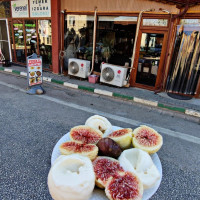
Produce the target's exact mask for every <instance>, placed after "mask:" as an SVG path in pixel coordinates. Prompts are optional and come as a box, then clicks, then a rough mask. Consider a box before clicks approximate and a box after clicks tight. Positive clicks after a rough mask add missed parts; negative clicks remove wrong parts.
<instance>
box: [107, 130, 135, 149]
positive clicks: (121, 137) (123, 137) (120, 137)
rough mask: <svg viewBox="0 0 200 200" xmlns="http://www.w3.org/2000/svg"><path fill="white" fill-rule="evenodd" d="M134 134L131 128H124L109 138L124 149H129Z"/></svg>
mask: <svg viewBox="0 0 200 200" xmlns="http://www.w3.org/2000/svg"><path fill="white" fill-rule="evenodd" d="M132 133H133V130H132V129H131V128H124V129H120V130H117V131H114V132H112V133H111V134H109V135H108V137H109V138H111V139H113V140H114V141H115V142H117V144H119V146H120V147H121V148H122V149H127V148H129V147H130V145H131V139H132Z"/></svg>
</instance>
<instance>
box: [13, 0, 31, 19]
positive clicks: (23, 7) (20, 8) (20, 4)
mask: <svg viewBox="0 0 200 200" xmlns="http://www.w3.org/2000/svg"><path fill="white" fill-rule="evenodd" d="M11 10H12V17H13V18H20V17H29V9H28V0H20V1H11Z"/></svg>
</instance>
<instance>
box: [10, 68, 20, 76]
mask: <svg viewBox="0 0 200 200" xmlns="http://www.w3.org/2000/svg"><path fill="white" fill-rule="evenodd" d="M12 72H13V73H15V74H19V75H20V71H17V70H14V69H13V70H12Z"/></svg>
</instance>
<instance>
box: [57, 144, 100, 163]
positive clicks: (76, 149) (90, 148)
mask: <svg viewBox="0 0 200 200" xmlns="http://www.w3.org/2000/svg"><path fill="white" fill-rule="evenodd" d="M60 153H61V154H62V155H70V154H74V153H75V154H80V155H82V156H87V157H88V158H90V160H94V159H95V158H96V157H97V154H98V147H97V146H96V145H95V144H80V143H77V142H73V141H68V142H65V143H63V144H61V145H60Z"/></svg>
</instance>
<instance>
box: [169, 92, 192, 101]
mask: <svg viewBox="0 0 200 200" xmlns="http://www.w3.org/2000/svg"><path fill="white" fill-rule="evenodd" d="M167 95H168V96H169V97H171V98H173V99H178V100H191V99H192V98H193V97H191V96H184V95H181V94H174V93H169V92H168V93H167Z"/></svg>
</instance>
